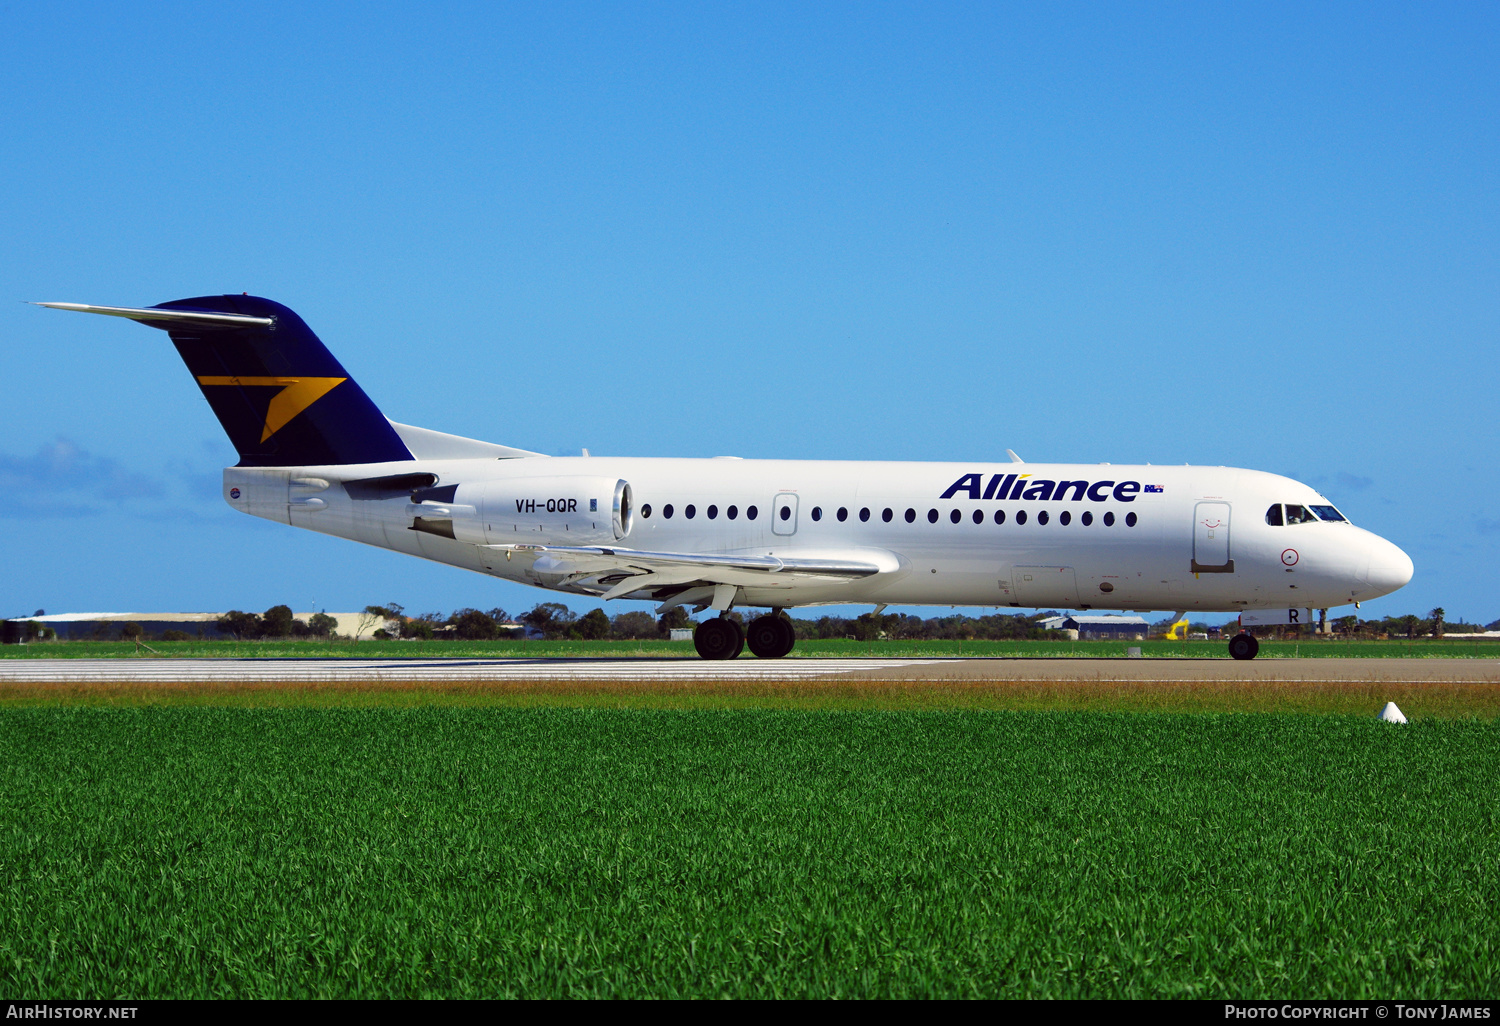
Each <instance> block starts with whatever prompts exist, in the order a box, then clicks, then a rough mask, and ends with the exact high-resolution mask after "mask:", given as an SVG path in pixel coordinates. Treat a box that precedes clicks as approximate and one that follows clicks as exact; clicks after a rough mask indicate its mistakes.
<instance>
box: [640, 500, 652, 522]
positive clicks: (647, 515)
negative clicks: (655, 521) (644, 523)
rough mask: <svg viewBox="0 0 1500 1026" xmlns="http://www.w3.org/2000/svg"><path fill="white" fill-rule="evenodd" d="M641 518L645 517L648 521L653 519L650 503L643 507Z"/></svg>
mask: <svg viewBox="0 0 1500 1026" xmlns="http://www.w3.org/2000/svg"><path fill="white" fill-rule="evenodd" d="M641 516H643V517H645V518H646V519H647V520H650V519H651V503H649V502H648V503H646V504H645V505H644V506H642V507H641Z"/></svg>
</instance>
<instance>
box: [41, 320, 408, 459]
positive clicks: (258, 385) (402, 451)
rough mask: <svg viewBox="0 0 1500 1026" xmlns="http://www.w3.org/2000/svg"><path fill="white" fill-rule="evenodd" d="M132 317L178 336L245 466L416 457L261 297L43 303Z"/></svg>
mask: <svg viewBox="0 0 1500 1026" xmlns="http://www.w3.org/2000/svg"><path fill="white" fill-rule="evenodd" d="M37 305H38V306H48V307H52V308H54V309H59V310H77V311H80V312H82V313H97V314H105V315H107V316H111V317H126V318H129V319H130V320H134V321H139V322H140V323H142V324H146V325H149V326H150V327H153V328H160V329H162V330H163V331H165V332H167V334H168V335H170V336H171V338H172V343H173V344H174V345H175V346H176V347H177V352H178V353H179V354H180V355H181V356H182V359H183V362H184V363H186V364H187V367H188V370H189V371H191V372H192V375H193V379H194V380H195V381H197V383H198V387H199V388H201V389H202V390H203V396H204V398H205V399H207V400H208V405H209V406H210V407H211V408H212V409H213V411H214V415H215V416H217V417H218V418H219V423H220V424H222V425H223V426H224V431H225V433H227V434H228V435H229V440H230V441H231V442H232V443H234V447H235V449H236V450H237V451H238V452H239V454H240V463H239V465H240V466H242V467H290V466H316V465H334V464H344V463H387V462H395V461H402V460H410V459H412V458H413V457H412V453H411V450H410V449H408V448H407V446H406V444H405V443H404V442H403V441H402V439H401V436H400V435H399V434H398V433H397V431H396V429H395V428H394V427H392V426H391V422H390V421H389V420H387V419H386V418H385V416H384V415H382V414H381V412H380V410H378V409H377V408H376V406H375V404H374V403H373V402H371V401H370V397H369V396H367V395H365V392H364V389H362V388H360V387H359V385H357V384H356V383H355V382H354V380H353V379H352V378H350V377H349V372H348V371H346V370H344V368H343V366H342V365H341V364H340V363H339V362H338V360H336V359H334V356H333V354H332V353H330V352H329V351H328V348H327V347H326V346H324V345H323V343H322V342H321V341H320V340H319V339H318V336H317V335H315V334H313V332H312V329H310V328H309V327H308V326H307V325H306V324H305V323H304V322H303V320H302V318H301V317H298V316H297V315H296V314H295V313H293V312H292V311H291V310H289V309H288V308H286V307H284V306H282V305H281V304H280V303H275V302H272V301H271V300H269V299H262V298H260V297H258V296H200V297H198V298H196V299H178V300H173V301H172V302H170V303H161V304H159V305H158V306H153V307H139V308H138V307H119V306H87V305H85V304H82V303H38V304H37Z"/></svg>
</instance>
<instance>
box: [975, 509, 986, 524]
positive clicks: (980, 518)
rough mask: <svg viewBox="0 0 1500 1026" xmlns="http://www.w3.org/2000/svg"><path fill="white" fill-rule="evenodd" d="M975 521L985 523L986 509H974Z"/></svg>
mask: <svg viewBox="0 0 1500 1026" xmlns="http://www.w3.org/2000/svg"><path fill="white" fill-rule="evenodd" d="M974 523H976V524H982V523H984V510H982V509H976V510H975V511H974Z"/></svg>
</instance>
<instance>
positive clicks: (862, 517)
mask: <svg viewBox="0 0 1500 1026" xmlns="http://www.w3.org/2000/svg"><path fill="white" fill-rule="evenodd" d="M869 519H870V507H869V506H866V507H865V508H864V509H862V510H860V511H859V522H860V523H864V522H866V521H867V520H869Z"/></svg>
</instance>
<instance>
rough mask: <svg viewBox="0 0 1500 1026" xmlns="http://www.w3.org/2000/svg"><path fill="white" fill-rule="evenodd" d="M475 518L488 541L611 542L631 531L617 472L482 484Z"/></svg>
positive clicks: (626, 494)
mask: <svg viewBox="0 0 1500 1026" xmlns="http://www.w3.org/2000/svg"><path fill="white" fill-rule="evenodd" d="M460 493H462V489H460ZM480 520H481V521H482V522H483V525H484V541H485V542H486V543H488V544H491V545H494V544H503V543H530V544H542V545H547V544H551V545H612V544H614V543H615V542H617V541H619V540H621V539H622V538H624V537H625V536H627V535H628V534H630V528H631V527H632V526H633V525H634V523H635V504H634V502H633V501H632V499H631V494H630V484H629V482H626V481H622V480H619V479H618V478H612V477H521V478H510V479H504V480H499V481H490V482H487V483H486V484H485V485H484V500H483V507H482V516H481V518H480ZM455 526H458V525H457V524H455ZM459 529H460V530H462V528H461V527H460V528H459Z"/></svg>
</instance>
